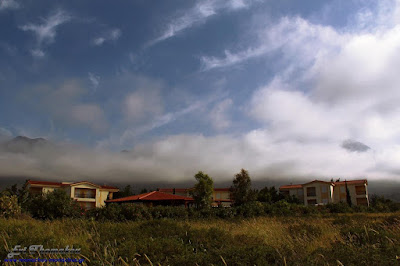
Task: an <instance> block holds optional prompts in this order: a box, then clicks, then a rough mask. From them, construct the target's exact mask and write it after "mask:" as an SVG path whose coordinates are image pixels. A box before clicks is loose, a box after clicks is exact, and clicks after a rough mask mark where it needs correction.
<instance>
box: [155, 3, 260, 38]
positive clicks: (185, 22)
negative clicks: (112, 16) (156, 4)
mask: <svg viewBox="0 0 400 266" xmlns="http://www.w3.org/2000/svg"><path fill="white" fill-rule="evenodd" d="M252 2H254V1H244V0H229V1H219V0H201V1H198V2H197V4H196V5H195V6H194V7H192V8H191V9H189V10H187V11H186V12H185V13H184V15H181V16H178V17H176V18H174V19H172V21H171V22H169V23H168V24H167V26H166V28H165V29H164V31H163V32H162V34H161V35H160V36H158V37H157V38H156V39H154V40H153V41H151V42H150V43H149V45H154V44H156V43H158V42H161V41H164V40H166V39H169V38H172V37H174V36H176V35H177V34H179V33H181V32H182V31H184V30H186V29H188V28H191V27H193V26H196V25H199V24H201V23H204V22H206V21H207V19H209V18H210V17H212V16H214V15H217V14H219V13H222V12H225V11H234V10H239V9H243V8H247V7H248V6H249V5H251V4H252Z"/></svg>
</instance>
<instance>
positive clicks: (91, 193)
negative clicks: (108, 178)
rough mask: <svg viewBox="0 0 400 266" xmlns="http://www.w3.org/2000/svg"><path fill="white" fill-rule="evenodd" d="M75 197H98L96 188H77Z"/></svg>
mask: <svg viewBox="0 0 400 266" xmlns="http://www.w3.org/2000/svg"><path fill="white" fill-rule="evenodd" d="M75 198H84V199H94V198H96V189H89V188H75Z"/></svg>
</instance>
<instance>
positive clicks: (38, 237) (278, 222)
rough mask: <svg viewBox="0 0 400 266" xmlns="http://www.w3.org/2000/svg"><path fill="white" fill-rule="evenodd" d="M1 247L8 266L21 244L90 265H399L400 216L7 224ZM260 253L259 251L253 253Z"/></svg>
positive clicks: (1, 224) (1, 222) (0, 231)
mask: <svg viewBox="0 0 400 266" xmlns="http://www.w3.org/2000/svg"><path fill="white" fill-rule="evenodd" d="M0 241H1V242H2V243H3V245H2V246H3V247H4V248H3V249H2V252H1V256H2V258H0V259H4V258H5V257H6V254H7V253H6V250H9V249H10V247H13V246H14V245H17V244H19V245H22V246H29V245H32V244H42V245H44V246H45V247H65V246H67V245H69V246H70V247H71V246H74V247H80V248H82V254H81V255H79V256H78V258H84V259H85V263H84V264H82V265H184V264H187V263H188V262H190V263H191V264H192V265H196V264H198V265H210V264H214V265H215V264H217V265H232V264H236V265H246V264H249V263H251V264H255V265H262V264H265V263H267V264H268V263H270V264H285V265H305V264H307V265H308V264H309V265H327V264H330V265H340V263H343V264H344V265H352V264H353V265H357V264H358V263H357V262H360V263H366V262H368V264H370V265H397V261H396V256H400V215H399V214H395V215H393V214H375V213H374V214H346V215H335V216H327V217H258V218H251V219H241V220H238V219H234V220H219V219H210V220H206V219H201V220H189V221H174V220H158V221H142V222H123V223H115V222H104V223H101V222H94V221H89V220H55V221H38V220H34V219H29V218H27V219H23V220H17V219H8V220H7V219H0ZM253 249H259V251H257V252H255V253H251V251H252V250H253ZM250 253H251V254H250ZM264 253H269V255H268V256H269V257H268V256H267V257H265V258H261V259H265V260H264V261H263V260H260V258H259V257H260V256H263V255H262V254H264ZM35 256H36V255H31V256H30V257H31V258H33V257H35ZM232 256H236V257H232ZM357 256H359V257H358V258H357ZM25 258H28V256H27V257H25ZM42 258H43V257H42ZM47 258H60V256H59V255H53V256H51V257H50V256H48V257H47ZM8 265H15V264H12V263H9V264H8ZM36 265H47V264H39V263H38V264H36ZM58 265H62V264H61V263H58Z"/></svg>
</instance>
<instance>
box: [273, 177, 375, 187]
mask: <svg viewBox="0 0 400 266" xmlns="http://www.w3.org/2000/svg"><path fill="white" fill-rule="evenodd" d="M316 182H317V183H325V184H331V185H333V186H340V185H344V184H345V182H346V183H347V184H348V185H357V184H361V185H363V184H367V185H368V181H367V179H360V180H349V181H339V182H331V181H322V180H313V181H311V182H308V183H305V184H296V185H284V186H281V187H279V190H285V189H298V188H302V187H303V186H304V185H308V184H311V183H316Z"/></svg>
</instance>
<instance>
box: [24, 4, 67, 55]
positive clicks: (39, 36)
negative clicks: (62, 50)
mask: <svg viewBox="0 0 400 266" xmlns="http://www.w3.org/2000/svg"><path fill="white" fill-rule="evenodd" d="M70 20H71V16H70V15H68V14H67V13H66V12H65V11H63V10H61V9H58V10H56V11H53V12H52V13H51V14H50V15H49V16H48V17H47V18H41V23H37V24H34V23H28V24H25V25H22V26H20V29H21V30H23V31H31V32H33V34H34V35H35V37H36V47H34V48H33V49H32V51H31V52H32V55H33V56H36V57H42V56H44V55H45V52H44V51H43V48H44V47H45V46H47V45H49V44H51V43H53V42H54V40H55V37H56V34H57V28H58V27H59V26H61V25H62V24H64V23H66V22H68V21H70Z"/></svg>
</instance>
